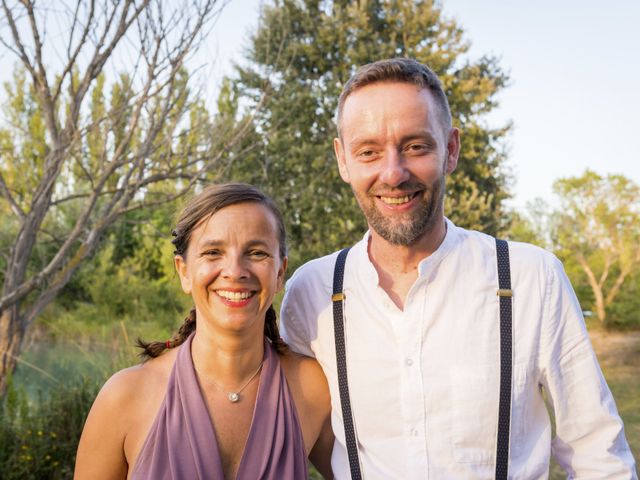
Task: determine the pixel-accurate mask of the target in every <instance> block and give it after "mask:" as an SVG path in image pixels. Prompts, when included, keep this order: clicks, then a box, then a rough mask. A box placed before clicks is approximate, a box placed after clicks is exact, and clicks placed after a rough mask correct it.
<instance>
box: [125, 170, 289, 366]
mask: <svg viewBox="0 0 640 480" xmlns="http://www.w3.org/2000/svg"><path fill="white" fill-rule="evenodd" d="M245 202H253V203H259V204H260V205H264V206H265V207H267V208H268V209H269V211H270V212H271V213H272V214H273V216H274V218H275V219H276V224H277V227H278V246H279V253H280V259H281V260H282V259H284V258H285V257H286V256H287V247H286V237H285V230H284V220H283V219H282V214H281V213H280V210H279V209H278V207H277V206H276V204H275V203H274V201H273V200H271V198H269V197H268V196H267V195H265V194H264V193H262V192H261V191H260V190H258V189H257V188H256V187H254V186H252V185H247V184H245V183H224V184H220V185H209V186H208V187H205V189H204V190H202V192H200V193H199V194H197V195H196V196H194V197H193V198H192V199H191V200H190V201H189V203H187V206H186V207H185V208H184V210H183V211H182V213H181V214H180V216H179V217H178V222H177V224H176V228H174V229H173V232H171V234H172V235H173V236H174V237H175V238H174V239H173V240H172V242H171V243H173V246H174V247H175V251H174V254H175V255H180V256H182V257H186V254H187V248H188V247H189V240H191V234H192V233H193V230H194V229H195V228H196V227H197V226H198V225H199V224H200V223H201V222H202V221H203V220H205V219H207V218H209V217H211V216H212V215H213V214H214V213H216V212H218V211H219V210H222V209H223V208H224V207H228V206H230V205H235V204H238V203H245ZM195 329H196V310H195V308H192V309H191V311H190V312H189V314H188V315H187V317H186V318H185V320H184V322H183V324H182V325H181V326H180V328H179V329H178V332H177V333H176V334H175V335H174V336H173V337H172V338H171V339H169V340H167V341H165V342H145V341H143V340H142V339H138V341H137V342H136V343H137V346H138V347H140V348H142V352H141V353H140V356H141V357H142V358H143V359H145V360H147V359H149V358H155V357H157V356H159V355H160V354H161V353H162V352H164V351H165V350H167V349H168V348H173V347H177V346H178V345H181V344H182V343H184V341H185V340H186V339H187V338H188V337H189V335H191V333H192V332H193V331H194V330H195ZM264 334H265V336H266V337H267V339H268V340H269V341H270V342H271V343H272V344H273V346H274V347H275V348H276V351H277V352H278V353H284V352H285V351H286V350H287V348H288V347H287V344H286V343H284V340H282V338H281V337H280V332H279V330H278V323H277V319H276V312H275V310H274V308H273V305H271V306H269V309H268V310H267V313H266V314H265V322H264Z"/></svg>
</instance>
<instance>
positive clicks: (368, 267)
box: [353, 217, 460, 285]
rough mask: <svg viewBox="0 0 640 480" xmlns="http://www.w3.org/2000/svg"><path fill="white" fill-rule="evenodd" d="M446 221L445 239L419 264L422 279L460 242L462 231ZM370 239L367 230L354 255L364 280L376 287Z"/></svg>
mask: <svg viewBox="0 0 640 480" xmlns="http://www.w3.org/2000/svg"><path fill="white" fill-rule="evenodd" d="M444 221H445V224H446V228H447V231H446V233H445V235H444V239H443V240H442V243H441V244H440V246H438V248H437V249H436V251H435V252H433V253H432V254H431V255H429V256H428V257H425V258H423V259H422V260H421V261H420V263H419V264H418V275H419V276H420V277H422V276H424V275H425V274H426V273H428V272H429V271H431V270H433V269H434V268H435V267H436V266H437V265H438V264H439V263H440V262H441V261H442V259H443V258H444V257H445V256H447V255H448V253H449V252H450V251H451V250H452V249H453V247H454V246H455V244H456V243H457V241H458V240H459V236H460V232H459V230H460V229H459V228H458V227H456V226H455V224H454V223H453V222H452V221H451V220H449V219H448V218H447V217H444ZM370 237H371V231H370V230H367V231H366V232H365V234H364V236H363V237H362V240H360V241H359V242H358V243H356V244H355V245H354V246H353V250H354V253H356V255H355V257H356V258H357V259H358V271H360V272H361V273H362V274H363V277H362V279H363V280H365V281H368V282H371V281H373V282H374V283H375V285H378V283H379V282H378V280H379V279H378V272H377V271H376V269H375V267H374V266H373V263H371V259H370V258H369V253H368V251H367V247H368V245H369V238H370Z"/></svg>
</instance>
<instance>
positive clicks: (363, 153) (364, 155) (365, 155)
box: [357, 149, 376, 160]
mask: <svg viewBox="0 0 640 480" xmlns="http://www.w3.org/2000/svg"><path fill="white" fill-rule="evenodd" d="M375 154H376V152H375V150H370V149H365V150H360V151H359V152H358V153H357V157H358V158H360V159H363V160H368V159H371V158H373V157H374V156H375Z"/></svg>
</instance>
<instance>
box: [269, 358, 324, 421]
mask: <svg viewBox="0 0 640 480" xmlns="http://www.w3.org/2000/svg"><path fill="white" fill-rule="evenodd" d="M280 363H281V364H282V368H283V370H284V373H285V376H286V378H287V382H288V384H289V388H290V389H291V390H292V391H293V393H294V395H296V394H298V396H299V397H300V398H301V399H302V400H303V401H304V402H305V403H309V404H312V405H313V406H314V407H315V408H318V407H320V409H321V410H324V409H325V408H326V409H330V397H329V387H328V385H327V379H326V378H325V376H324V372H323V371H322V367H320V364H319V363H318V362H317V361H316V359H314V358H310V357H305V356H304V355H300V354H299V353H295V352H293V351H291V350H288V351H287V352H286V353H284V354H283V355H280ZM322 407H324V408H322Z"/></svg>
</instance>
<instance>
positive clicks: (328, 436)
mask: <svg viewBox="0 0 640 480" xmlns="http://www.w3.org/2000/svg"><path fill="white" fill-rule="evenodd" d="M334 439H335V437H334V435H333V429H332V428H331V412H329V415H327V418H326V419H325V421H324V424H323V425H322V430H320V435H319V436H318V440H316V444H315V445H314V446H313V448H312V449H311V452H310V453H309V460H310V461H311V463H312V464H313V466H314V467H316V469H317V470H318V472H320V474H321V475H322V476H323V477H324V478H325V479H326V480H331V479H333V472H332V470H331V452H332V451H333V441H334Z"/></svg>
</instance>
